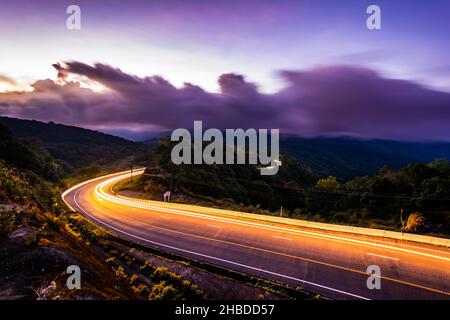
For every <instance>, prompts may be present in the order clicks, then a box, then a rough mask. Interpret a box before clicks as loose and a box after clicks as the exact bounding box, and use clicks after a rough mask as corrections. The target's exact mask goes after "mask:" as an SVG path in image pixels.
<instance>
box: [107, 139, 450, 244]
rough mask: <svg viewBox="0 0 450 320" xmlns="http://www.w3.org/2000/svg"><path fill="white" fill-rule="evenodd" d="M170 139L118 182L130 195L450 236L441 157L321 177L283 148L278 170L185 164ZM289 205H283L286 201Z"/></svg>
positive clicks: (448, 181)
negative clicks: (175, 158)
mask: <svg viewBox="0 0 450 320" xmlns="http://www.w3.org/2000/svg"><path fill="white" fill-rule="evenodd" d="M170 150H171V144H170V142H169V141H168V140H165V139H163V140H160V141H159V143H158V144H156V147H155V148H154V158H153V159H154V160H155V161H154V162H153V163H152V164H151V165H150V166H149V167H148V168H147V170H146V172H145V174H144V175H143V176H141V177H140V178H139V179H134V181H133V182H131V181H129V180H125V181H122V182H120V183H119V184H117V185H116V186H115V190H116V191H118V192H121V193H124V194H126V195H129V196H133V197H138V198H146V199H152V200H162V194H163V193H164V192H165V191H167V190H169V189H171V190H172V201H173V202H179V203H189V204H198V205H204V206H212V207H216V208H223V209H229V210H237V211H244V212H251V213H258V214H267V215H276V216H280V215H281V214H282V215H283V216H285V217H290V218H295V219H304V220H311V221H317V222H328V223H336V224H345V225H354V226H362V227H371V228H381V229H388V230H396V231H403V232H415V233H426V234H434V235H439V236H450V214H449V213H450V163H449V161H448V160H446V159H437V160H435V161H433V162H431V163H429V164H420V163H415V164H410V165H408V166H406V167H404V168H401V169H400V170H397V171H395V170H392V169H390V168H389V167H386V166H385V167H383V168H381V169H380V170H379V173H378V174H377V175H373V176H362V177H357V178H354V179H350V180H347V181H342V180H340V179H337V178H336V177H334V176H325V177H320V176H317V175H315V174H314V173H313V172H311V170H309V169H308V168H306V167H304V166H302V164H301V163H300V162H298V160H296V159H294V158H291V157H289V156H282V157H281V160H282V163H283V165H282V166H281V167H280V171H279V173H278V174H277V175H276V176H273V177H271V176H269V177H264V176H260V175H259V172H258V170H257V168H256V166H247V165H236V166H220V165H217V166H216V165H212V166H207V165H180V166H174V165H172V164H171V161H170ZM281 207H282V209H281Z"/></svg>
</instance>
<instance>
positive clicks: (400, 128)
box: [0, 61, 450, 141]
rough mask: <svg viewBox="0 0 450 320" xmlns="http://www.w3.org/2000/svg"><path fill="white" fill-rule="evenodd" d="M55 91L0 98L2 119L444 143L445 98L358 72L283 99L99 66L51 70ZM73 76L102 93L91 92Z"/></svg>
mask: <svg viewBox="0 0 450 320" xmlns="http://www.w3.org/2000/svg"><path fill="white" fill-rule="evenodd" d="M54 67H55V69H56V70H57V73H58V81H56V82H55V81H52V80H39V81H37V82H35V83H34V84H33V85H32V87H33V89H34V90H33V91H32V92H7V93H0V114H2V115H6V116H12V117H19V118H25V119H36V120H41V121H54V122H60V123H65V124H71V125H77V126H83V127H90V128H97V129H98V128H100V129H102V128H103V129H114V130H130V131H158V130H160V131H166V130H172V129H175V128H180V127H183V128H190V127H192V125H193V121H194V120H202V121H203V124H204V127H215V128H221V129H225V128H269V129H270V128H280V130H281V132H282V134H283V133H284V134H289V135H296V136H303V137H314V136H351V137H359V138H381V139H395V140H415V141H423V140H435V141H450V125H449V124H450V93H446V92H440V91H436V90H432V89H429V88H426V87H424V86H421V85H419V84H416V83H414V82H411V81H406V80H398V79H388V78H385V77H383V76H382V75H380V74H379V73H377V72H376V71H374V70H371V69H367V68H364V67H360V66H347V65H345V66H340V65H338V66H323V67H317V68H314V69H310V70H303V71H295V70H285V71H282V72H280V76H281V77H282V78H283V80H284V81H285V82H286V86H285V87H284V89H282V90H280V91H279V92H276V93H273V94H264V93H261V92H259V91H258V87H257V85H256V84H254V83H250V82H247V81H246V80H245V78H244V77H243V76H242V75H238V74H233V73H229V74H223V75H221V76H220V77H219V79H218V83H219V86H220V92H219V93H212V92H207V91H205V90H203V89H202V88H200V87H198V86H196V85H193V84H191V83H185V84H184V86H183V87H181V88H176V87H175V86H173V85H172V84H171V83H169V82H168V81H167V80H165V79H164V78H162V77H160V76H151V77H144V78H140V77H137V76H134V75H130V74H127V73H125V72H123V71H121V70H120V69H117V68H114V67H112V66H109V65H105V64H100V63H99V64H95V65H88V64H84V63H81V62H76V61H73V62H66V63H64V64H55V65H54ZM72 76H75V77H79V78H81V79H85V80H86V81H88V82H90V83H98V84H100V85H101V86H102V87H105V88H107V90H105V91H104V92H101V93H98V92H94V91H93V90H91V89H89V88H84V87H83V86H82V85H80V83H79V82H77V81H73V80H69V79H71V77H72Z"/></svg>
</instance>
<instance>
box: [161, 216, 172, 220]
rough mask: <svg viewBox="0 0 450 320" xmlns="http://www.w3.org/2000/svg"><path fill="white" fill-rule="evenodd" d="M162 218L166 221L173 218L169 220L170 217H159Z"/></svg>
mask: <svg viewBox="0 0 450 320" xmlns="http://www.w3.org/2000/svg"><path fill="white" fill-rule="evenodd" d="M159 217H160V218H164V219H167V220H170V219H172V218H169V217H164V216H159Z"/></svg>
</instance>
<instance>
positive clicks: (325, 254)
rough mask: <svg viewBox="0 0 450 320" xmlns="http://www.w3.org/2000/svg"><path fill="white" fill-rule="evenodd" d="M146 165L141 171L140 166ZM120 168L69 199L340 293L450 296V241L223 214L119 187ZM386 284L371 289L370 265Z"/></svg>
mask: <svg viewBox="0 0 450 320" xmlns="http://www.w3.org/2000/svg"><path fill="white" fill-rule="evenodd" d="M139 173H142V171H138V172H136V174H139ZM126 177H129V173H118V174H114V175H109V176H106V177H102V178H100V179H97V180H94V181H88V182H86V183H84V184H83V185H78V186H76V187H74V188H72V189H70V190H68V191H67V192H66V193H64V194H63V199H64V201H65V202H66V203H67V204H68V205H69V206H70V207H71V208H73V209H74V210H76V211H78V212H80V213H81V214H83V215H84V216H86V217H87V218H89V219H90V220H92V221H93V222H94V223H95V224H97V225H99V226H101V227H103V228H105V229H107V230H109V231H111V232H112V233H114V234H116V235H118V236H120V237H122V238H124V239H127V240H129V241H132V242H136V243H140V244H142V245H145V246H148V247H152V248H156V249H161V250H164V251H168V252H172V253H175V254H178V255H181V256H184V257H187V258H194V259H197V260H201V261H205V262H208V263H211V264H214V265H218V266H221V267H225V268H227V269H231V270H236V271H239V272H243V273H247V274H251V275H255V276H259V277H263V278H268V279H272V280H277V281H281V282H283V283H287V284H289V285H292V286H298V287H303V288H305V289H307V290H309V291H312V292H317V293H320V294H322V295H324V296H328V297H331V298H336V299H450V249H449V248H443V247H434V246H431V245H422V244H417V243H412V242H400V241H397V240H389V239H384V238H373V237H365V236H361V235H351V234H344V233H336V232H328V231H323V230H317V229H308V228H303V227H296V226H291V225H285V224H278V223H272V222H265V221H259V220H253V219H252V220H250V219H243V218H236V217H230V216H226V215H218V214H215V213H210V212H208V208H199V207H193V206H187V205H180V204H165V203H159V202H155V201H152V202H145V201H138V200H133V199H130V198H125V197H121V196H118V195H115V194H114V192H113V191H112V186H113V185H114V184H115V183H116V182H117V181H119V180H121V179H124V178H126ZM373 265H375V266H379V268H380V271H381V277H380V283H381V288H380V289H369V288H368V286H367V280H368V277H369V274H368V273H367V268H368V267H369V266H373Z"/></svg>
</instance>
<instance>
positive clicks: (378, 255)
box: [367, 252, 400, 261]
mask: <svg viewBox="0 0 450 320" xmlns="http://www.w3.org/2000/svg"><path fill="white" fill-rule="evenodd" d="M367 255H369V256H375V257H380V258H385V259H391V260H396V261H398V260H400V259H399V258H393V257H388V256H383V255H381V254H375V253H370V252H367Z"/></svg>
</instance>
